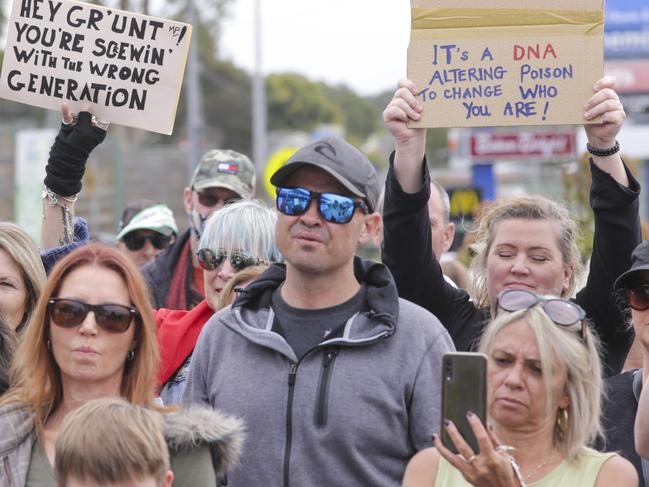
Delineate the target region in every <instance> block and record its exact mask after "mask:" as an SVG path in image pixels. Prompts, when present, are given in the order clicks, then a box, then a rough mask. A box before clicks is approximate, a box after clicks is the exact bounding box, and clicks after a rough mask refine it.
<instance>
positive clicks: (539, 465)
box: [525, 448, 556, 482]
mask: <svg viewBox="0 0 649 487" xmlns="http://www.w3.org/2000/svg"><path fill="white" fill-rule="evenodd" d="M555 450H556V448H552V450H550V454H549V455H548V456H547V457H546V458H545V460H543V461H542V462H541V463H539V464H538V465H537V466H536V467H534V468H533V469H532V471H531V472H530V473H528V474H527V475H526V476H525V482H527V481H528V480H530V479H531V478H532V477H534V475H535V474H536V473H537V472H538V471H539V470H541V469H542V468H543V467H545V466H546V465H547V464H548V463H550V460H551V459H552V457H553V456H554V451H555Z"/></svg>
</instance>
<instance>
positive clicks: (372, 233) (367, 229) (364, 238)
mask: <svg viewBox="0 0 649 487" xmlns="http://www.w3.org/2000/svg"><path fill="white" fill-rule="evenodd" d="M380 231H381V214H380V213H377V212H374V213H370V214H369V215H365V220H364V221H363V226H362V228H361V234H360V235H359V236H358V243H359V245H362V244H364V243H366V242H368V241H369V240H371V239H374V238H376V234H377V232H380Z"/></svg>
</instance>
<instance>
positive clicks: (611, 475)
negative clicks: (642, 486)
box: [595, 454, 638, 487]
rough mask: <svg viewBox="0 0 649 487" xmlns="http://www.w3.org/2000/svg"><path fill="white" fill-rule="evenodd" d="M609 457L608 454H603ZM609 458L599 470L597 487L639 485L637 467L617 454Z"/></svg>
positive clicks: (633, 486)
mask: <svg viewBox="0 0 649 487" xmlns="http://www.w3.org/2000/svg"><path fill="white" fill-rule="evenodd" d="M602 455H607V454H602ZM608 456H609V458H607V459H605V460H604V463H603V465H602V467H601V468H600V469H599V473H598V475H597V480H596V481H595V487H608V486H610V485H615V486H616V487H636V486H637V485H638V473H637V472H636V469H635V467H634V466H633V465H632V464H631V462H629V461H628V460H627V459H626V458H622V457H621V456H619V455H617V454H608Z"/></svg>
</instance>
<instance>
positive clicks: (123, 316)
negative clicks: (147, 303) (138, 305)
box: [47, 298, 139, 333]
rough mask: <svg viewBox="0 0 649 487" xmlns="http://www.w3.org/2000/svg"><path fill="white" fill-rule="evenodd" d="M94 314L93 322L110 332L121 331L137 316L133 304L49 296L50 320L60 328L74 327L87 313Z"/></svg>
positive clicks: (48, 309)
mask: <svg viewBox="0 0 649 487" xmlns="http://www.w3.org/2000/svg"><path fill="white" fill-rule="evenodd" d="M90 311H92V312H93V313H94V314H95V322H96V323H97V325H99V326H100V327H101V328H102V329H104V330H106V331H109V332H111V333H123V332H125V331H126V330H128V329H129V327H130V326H131V321H133V318H134V317H136V316H139V314H138V312H137V309H135V306H124V305H121V304H112V303H103V304H88V303H86V302H84V301H80V300H78V299H67V298H50V299H49V300H48V301H47V312H48V314H49V317H50V319H51V320H52V322H53V323H54V324H55V325H57V326H60V327H61V328H74V327H75V326H79V325H80V324H81V323H83V320H85V319H86V316H88V313H89V312H90Z"/></svg>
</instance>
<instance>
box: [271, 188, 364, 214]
mask: <svg viewBox="0 0 649 487" xmlns="http://www.w3.org/2000/svg"><path fill="white" fill-rule="evenodd" d="M314 199H315V200H317V201H318V212H319V213H320V216H322V218H324V219H325V220H326V221H328V222H330V223H349V222H350V221H351V220H352V218H353V217H354V211H355V210H356V208H360V209H361V211H362V212H363V213H369V209H368V207H367V205H366V204H365V203H363V202H362V201H356V200H355V199H353V198H351V197H349V196H345V195H342V194H336V193H317V192H315V191H311V190H308V189H305V188H277V199H276V200H275V201H276V205H277V209H278V210H279V211H280V212H281V213H284V214H285V215H289V216H297V215H303V214H304V213H306V211H307V210H308V209H309V205H310V204H311V200H314Z"/></svg>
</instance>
